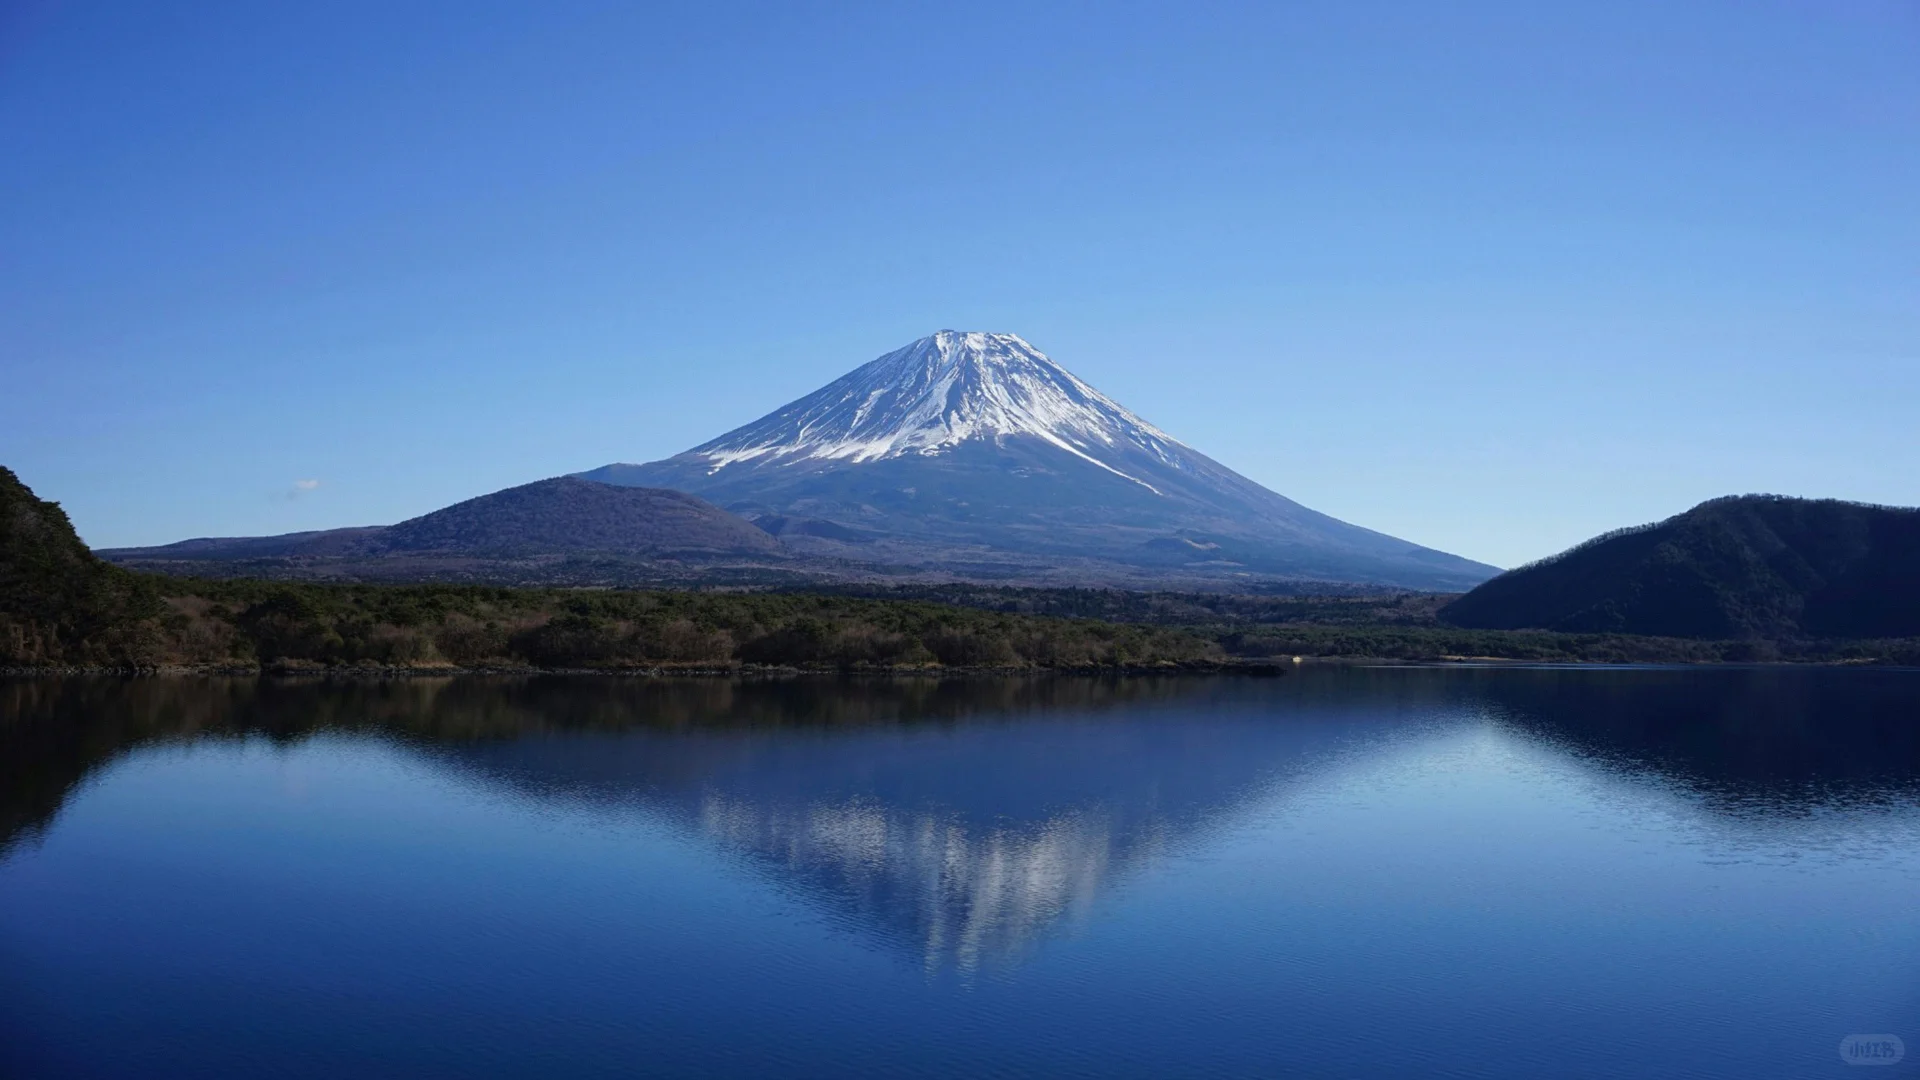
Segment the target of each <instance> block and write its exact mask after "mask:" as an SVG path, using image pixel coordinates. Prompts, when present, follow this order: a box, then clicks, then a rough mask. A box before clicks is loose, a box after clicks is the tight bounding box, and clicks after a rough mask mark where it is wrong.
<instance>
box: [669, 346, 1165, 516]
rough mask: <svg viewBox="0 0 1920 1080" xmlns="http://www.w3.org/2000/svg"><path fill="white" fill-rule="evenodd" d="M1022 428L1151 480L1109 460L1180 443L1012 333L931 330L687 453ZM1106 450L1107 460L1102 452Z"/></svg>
mask: <svg viewBox="0 0 1920 1080" xmlns="http://www.w3.org/2000/svg"><path fill="white" fill-rule="evenodd" d="M1020 436H1030V437H1033V438H1037V439H1041V440H1044V441H1046V442H1048V443H1051V444H1053V445H1054V446H1057V447H1059V448H1060V449H1062V450H1065V451H1067V452H1068V453H1070V454H1073V455H1075V456H1076V457H1080V458H1082V459H1085V460H1086V461H1088V462H1091V463H1092V464H1094V465H1098V466H1099V467H1101V468H1103V469H1106V470H1108V471H1109V472H1112V473H1115V474H1117V475H1119V476H1124V477H1126V478H1127V479H1129V480H1133V481H1134V482H1135V483H1138V484H1140V485H1142V486H1143V487H1147V488H1149V489H1152V485H1151V484H1148V483H1147V482H1146V481H1144V480H1141V479H1140V478H1138V477H1135V476H1132V475H1130V474H1129V473H1127V472H1125V471H1123V468H1124V466H1123V465H1122V463H1121V461H1120V458H1121V457H1123V456H1130V455H1129V452H1132V453H1137V452H1145V453H1147V454H1150V455H1152V456H1153V457H1155V458H1157V459H1158V460H1160V461H1162V462H1165V463H1167V464H1170V465H1171V464H1177V461H1178V459H1179V458H1180V456H1181V453H1182V451H1184V450H1185V449H1186V448H1185V447H1184V446H1183V445H1182V444H1181V443H1180V442H1179V441H1178V440H1176V439H1174V438H1173V437H1172V436H1170V435H1168V434H1166V433H1165V432H1163V431H1161V430H1160V429H1158V428H1156V427H1154V426H1153V425H1151V424H1149V423H1147V422H1146V421H1144V420H1142V419H1140V418H1139V417H1138V416H1135V415H1134V414H1133V413H1131V412H1128V411H1127V410H1126V409H1124V408H1122V407H1121V406H1120V405H1119V404H1117V403H1116V402H1114V401H1113V400H1112V399H1110V398H1108V397H1107V396H1106V395H1104V394H1102V393H1100V392H1099V391H1098V390H1095V389H1094V388H1093V387H1091V386H1088V385H1087V384H1086V383H1084V382H1081V381H1080V380H1079V379H1078V378H1077V377H1075V376H1074V374H1073V373H1072V372H1070V371H1068V370H1067V369H1066V368H1063V367H1061V366H1060V365H1059V364H1057V363H1055V362H1054V361H1053V360H1051V359H1050V358H1048V357H1047V355H1046V354H1045V353H1042V352H1041V351H1040V350H1038V349H1036V348H1034V347H1033V346H1031V345H1029V344H1027V343H1026V342H1025V341H1023V340H1021V339H1020V337H1019V336H1018V335H1015V334H982V333H962V332H959V331H954V330H942V331H940V332H939V333H937V334H934V335H932V336H931V337H924V338H921V339H920V340H918V341H916V342H913V343H912V344H910V345H908V346H906V347H905V348H902V349H897V350H895V351H893V352H890V353H888V354H886V355H885V356H882V357H880V358H879V359H878V360H875V361H873V362H872V363H870V364H866V365H864V366H862V367H859V368H856V369H855V370H853V371H851V372H849V373H848V374H846V375H844V376H842V377H841V378H839V379H836V380H834V381H833V382H831V383H829V384H827V385H826V386H824V387H822V388H820V389H819V390H816V391H814V392H813V393H811V394H809V395H807V396H806V397H803V398H801V399H800V400H798V401H795V402H793V403H792V404H790V405H787V406H786V407H784V408H782V409H779V410H778V411H776V412H773V413H771V414H769V415H767V416H765V417H763V418H761V419H760V420H757V421H755V422H754V423H751V424H748V425H747V426H746V427H743V428H738V429H736V430H734V431H730V432H728V433H727V434H725V435H722V436H720V437H719V438H718V439H715V440H713V441H712V442H710V443H707V444H705V445H703V446H697V447H695V448H694V449H693V450H691V451H689V452H688V453H689V455H690V456H694V457H700V458H704V459H706V461H707V462H708V467H709V471H710V472H712V471H718V470H720V469H722V468H725V467H726V466H728V465H732V464H734V463H736V462H749V461H751V462H757V463H763V464H793V463H798V462H801V461H809V460H843V461H851V462H865V461H877V460H881V459H885V458H894V457H902V456H905V455H908V454H920V455H936V454H940V453H943V452H946V451H948V450H950V449H952V448H953V447H956V446H959V445H960V444H962V443H965V442H969V441H973V440H995V441H999V440H1004V439H1007V438H1010V437H1020ZM1103 459H1112V460H1103Z"/></svg>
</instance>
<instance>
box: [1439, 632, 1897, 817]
mask: <svg viewBox="0 0 1920 1080" xmlns="http://www.w3.org/2000/svg"><path fill="white" fill-rule="evenodd" d="M1460 674H1461V675H1462V678H1460V679H1459V680H1458V681H1459V682H1461V683H1463V684H1466V686H1465V687H1464V688H1469V689H1470V692H1471V694H1472V696H1473V697H1474V698H1476V699H1478V700H1480V701H1483V702H1485V703H1486V704H1487V705H1488V706H1490V707H1491V708H1492V709H1493V711H1494V712H1495V713H1496V714H1497V715H1499V716H1500V717H1501V718H1502V719H1503V720H1504V721H1506V722H1507V723H1509V724H1512V725H1513V726H1515V727H1517V728H1519V729H1521V730H1524V731H1526V732H1528V733H1529V734H1531V735H1533V736H1535V737H1538V738H1543V739H1545V740H1547V741H1549V742H1551V743H1553V744H1556V745H1559V746H1561V747H1564V748H1566V749H1567V750H1569V751H1571V752H1572V753H1574V754H1575V755H1577V756H1579V757H1581V758H1583V759H1587V760H1592V761H1601V762H1606V763H1609V764H1611V765H1613V766H1614V767H1617V768H1622V769H1625V770H1628V771H1631V772H1635V773H1650V774H1655V775H1657V776H1658V777H1659V778H1661V779H1662V780H1663V781H1665V782H1669V783H1675V784H1678V785H1680V786H1682V787H1684V788H1686V789H1688V790H1692V791H1695V792H1697V793H1698V794H1699V795H1700V796H1701V797H1702V798H1703V800H1704V803H1703V804H1704V806H1705V807H1706V808H1707V809H1708V810H1710V811H1713V812H1718V813H1731V814H1747V813H1750V812H1752V810H1754V809H1755V808H1764V810H1765V811H1766V812H1767V813H1769V814H1778V813H1792V814H1803V813H1806V812H1809V811H1811V810H1813V809H1815V808H1817V807H1826V806H1831V805H1833V804H1834V802H1835V800H1846V801H1851V800H1856V799H1870V800H1879V799H1883V798H1885V797H1886V796H1888V795H1889V794H1890V793H1892V792H1893V791H1895V790H1899V789H1905V790H1908V791H1911V790H1912V789H1913V787H1914V784H1915V782H1916V779H1920V672H1914V671H1902V670H1895V669H1883V668H1864V669H1862V668H1851V669H1846V668H1791V667H1752V668H1695V669H1662V670H1606V669H1591V668H1589V669H1579V668H1571V669H1555V670H1540V671H1525V672H1501V671H1479V672H1474V673H1471V674H1468V673H1460ZM1515 676H1519V677H1515Z"/></svg>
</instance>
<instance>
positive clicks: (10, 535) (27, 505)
mask: <svg viewBox="0 0 1920 1080" xmlns="http://www.w3.org/2000/svg"><path fill="white" fill-rule="evenodd" d="M159 611H160V600H159V597H158V594H157V593H156V592H155V591H154V590H153V588H152V586H151V583H149V582H146V581H143V580H142V579H140V578H139V577H138V576H136V575H133V574H129V573H127V572H126V571H124V570H120V569H118V568H116V567H113V566H109V565H108V564H106V563H104V562H102V561H101V560H99V559H98V558H95V557H94V554H93V553H92V552H91V551H88V550H87V546H86V545H85V544H83V543H81V542H80V537H79V536H78V535H76V534H75V533H74V531H73V523H72V522H70V521H69V520H67V513H66V511H64V510H62V509H60V504H59V503H51V502H47V501H46V500H44V499H41V498H38V497H36V496H35V495H34V493H33V492H32V491H31V490H30V489H29V488H28V487H27V486H26V485H25V484H22V483H21V482H20V478H19V477H18V476H15V475H14V473H13V470H11V469H7V468H4V467H0V666H6V667H11V666H22V667H24V666H29V665H34V666H38V665H61V664H110V665H117V664H127V663H139V662H141V661H142V659H143V655H144V653H145V651H146V645H147V640H146V639H147V638H148V637H149V636H150V635H151V632H152V631H153V627H152V626H151V625H149V624H148V622H147V620H149V619H150V618H151V617H152V616H154V615H157V614H158V613H159Z"/></svg>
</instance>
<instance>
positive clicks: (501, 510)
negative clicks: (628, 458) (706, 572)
mask: <svg viewBox="0 0 1920 1080" xmlns="http://www.w3.org/2000/svg"><path fill="white" fill-rule="evenodd" d="M375 544H376V546H377V547H378V549H379V550H381V551H391V552H398V551H405V552H426V551H457V552H466V553H483V552H484V553H500V554H547V553H551V552H559V551H617V552H625V553H645V552H669V551H713V552H728V553H734V554H759V555H769V554H774V553H776V552H778V551H779V550H780V543H779V541H777V540H775V539H774V538H773V537H772V536H769V535H768V534H767V533H766V532H765V531H764V530H762V529H758V528H755V527H754V525H753V523H752V522H750V521H747V520H746V519H745V518H741V517H736V516H735V515H733V514H729V513H727V512H726V511H725V510H722V509H720V508H719V507H717V506H714V505H713V504H712V503H709V502H707V501H706V500H704V499H700V498H697V497H695V496H693V495H688V494H685V493H683V492H679V491H666V490H662V489H659V488H626V487H616V486H614V485H612V484H599V483H595V482H593V481H591V480H581V479H578V478H576V477H571V476H563V477H560V478H558V479H554V480H541V481H539V482H538V483H533V484H524V485H522V486H520V487H515V488H508V489H506V490H505V491H496V492H494V493H493V494H491V495H482V496H480V497H479V498H477V499H468V500H467V501H466V502H462V503H455V504H454V505H452V506H449V507H447V508H446V509H444V510H435V511H434V512H433V513H431V514H427V515H425V516H423V517H417V518H414V519H413V520H411V521H403V522H401V523H400V524H398V525H394V526H392V527H390V528H387V529H384V530H382V531H381V533H380V535H379V536H378V537H377V539H376V540H375Z"/></svg>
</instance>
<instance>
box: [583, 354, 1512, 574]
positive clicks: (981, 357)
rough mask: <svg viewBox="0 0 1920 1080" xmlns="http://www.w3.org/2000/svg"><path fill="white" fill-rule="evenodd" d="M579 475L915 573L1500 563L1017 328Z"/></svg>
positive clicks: (1361, 569) (1382, 568)
mask: <svg viewBox="0 0 1920 1080" xmlns="http://www.w3.org/2000/svg"><path fill="white" fill-rule="evenodd" d="M580 475H581V476H583V477H585V478H587V479H591V480H599V481H602V482H605V483H612V484H630V485H636V486H644V487H662V488H673V489H677V490H681V491H687V492H691V493H693V494H695V495H699V496H701V497H702V498H705V499H708V500H710V501H712V502H714V503H716V504H718V505H720V506H722V507H725V508H726V509H728V510H730V511H732V512H734V513H737V514H741V515H743V516H745V517H747V518H749V519H752V520H755V521H758V522H760V524H761V527H762V528H766V529H769V531H772V532H775V533H776V534H777V535H778V536H780V537H781V539H782V541H783V542H785V543H787V544H788V545H789V546H790V547H793V548H794V549H795V550H800V551H805V552H808V553H811V554H818V555H827V556H831V557H834V558H843V559H848V560H857V561H860V562H863V563H867V564H872V565H880V564H885V565H901V566H914V567H919V568H921V569H924V570H928V571H930V572H939V571H940V570H941V569H942V568H950V567H956V566H962V565H968V566H981V565H984V564H985V563H987V562H994V561H995V560H1011V561H1010V562H1009V564H1008V569H1007V570H1006V573H1007V575H1008V576H1009V577H1010V578H1012V577H1018V576H1026V577H1029V578H1030V577H1032V574H1031V573H1030V571H1032V570H1033V569H1034V568H1035V567H1039V568H1041V569H1042V570H1045V569H1047V568H1049V567H1051V568H1053V569H1055V570H1058V571H1059V575H1060V579H1062V580H1066V579H1069V578H1070V575H1069V572H1068V570H1067V569H1065V568H1066V567H1068V566H1069V565H1071V566H1076V567H1079V569H1077V570H1074V571H1072V574H1077V575H1079V576H1078V577H1073V578H1071V580H1081V581H1086V580H1101V579H1102V574H1104V573H1105V572H1104V571H1100V570H1098V569H1097V567H1096V568H1095V569H1093V570H1089V569H1088V567H1089V566H1091V565H1092V564H1095V563H1098V564H1103V565H1120V566H1125V567H1129V568H1132V569H1129V570H1128V571H1127V572H1126V575H1125V580H1128V581H1130V582H1138V581H1140V580H1142V575H1146V576H1147V577H1149V578H1151V577H1152V575H1156V574H1163V575H1164V577H1165V579H1166V580H1176V579H1177V580H1188V581H1193V580H1201V579H1206V580H1232V581H1237V582H1242V583H1244V582H1245V581H1247V580H1248V579H1249V578H1263V577H1265V578H1275V577H1278V578H1291V579H1302V578H1310V579H1315V580H1331V581H1354V582H1372V583H1379V584H1390V585H1404V586H1410V587H1415V588H1467V587H1471V586H1472V585H1475V584H1478V583H1479V582H1481V581H1484V580H1486V579H1487V578H1489V577H1491V576H1493V574H1494V573H1495V572H1496V571H1495V570H1494V568H1492V567H1489V566H1485V565H1482V564H1480V563H1475V562H1471V561H1469V560H1466V559H1461V558H1459V557H1457V556H1453V555H1448V554H1446V553H1444V552H1439V551H1434V550H1431V549H1429V548H1423V547H1420V546H1419V545H1417V544H1410V543H1408V542H1407V541H1405V540H1399V539H1396V538H1394V537H1391V536H1387V535H1385V534H1383V533H1378V532H1374V531H1372V530H1370V529H1364V528H1361V527H1359V526H1356V525H1349V524H1348V523H1346V522H1344V521H1340V520H1338V519H1336V518H1332V517H1329V516H1327V515H1325V514H1321V513H1318V512H1316V511H1314V510H1310V509H1308V508H1307V507H1304V506H1301V505H1300V504H1299V503H1296V502H1294V501H1292V500H1291V499H1288V498H1286V497H1284V496H1282V495H1279V494H1277V493H1275V492H1273V491H1270V490H1268V489H1267V488H1265V487H1262V486H1261V485H1259V484H1256V483H1254V482H1253V481H1251V480H1249V479H1247V478H1246V477H1244V476H1241V475H1240V474H1239V473H1236V472H1234V471H1233V470H1232V469H1229V468H1227V467H1226V466H1224V465H1221V464H1220V463H1218V462H1216V461H1214V460H1212V459H1211V458H1208V457H1207V456H1206V455H1204V454H1202V453H1200V452H1198V451H1196V450H1194V449H1193V448H1192V447H1189V446H1187V445H1186V444H1185V443H1182V442H1180V441H1179V440H1178V439H1175V438H1174V437H1173V436H1171V435H1169V434H1167V433H1166V432H1164V431H1161V430H1160V429H1159V428H1156V427H1154V426H1153V425H1152V424H1149V423H1147V422H1146V421H1145V420H1142V419H1141V418H1140V417H1138V416H1136V415H1134V414H1133V413H1132V412H1130V411H1128V410H1127V409H1125V408H1123V407H1122V406H1121V405H1120V404H1119V403H1117V402H1115V401H1113V400H1112V399H1111V398H1108V397H1107V396H1106V395H1104V394H1102V393H1100V392H1099V391H1098V390H1095V389H1094V388H1093V387H1091V386H1089V385H1087V384H1086V383H1085V382H1083V381H1081V380H1080V379H1079V378H1077V377H1076V376H1074V375H1073V373H1071V372H1069V371H1067V370H1066V369H1065V368H1063V367H1061V366H1060V365H1059V364H1057V363H1055V362H1054V361H1053V360H1052V359H1050V358H1048V357H1047V356H1046V354H1044V353H1042V352H1040V351H1039V350H1038V349H1035V348H1034V347H1033V346H1031V345H1029V344H1027V343H1026V342H1025V341H1023V340H1021V339H1020V338H1019V337H1017V336H1015V335H1013V334H982V333H961V332H957V331H952V330H943V331H941V332H939V333H937V334H934V335H932V336H930V337H925V338H921V339H920V340H919V341H915V342H913V343H912V344H910V345H907V346H906V347H905V348H901V349H897V350H895V351H893V352H890V353H888V354H886V355H885V356H882V357H880V358H879V359H877V360H874V361H872V362H871V363H868V364H864V365H862V366H861V367H859V368H856V369H854V370H853V371H852V372H849V373H848V374H846V375H844V376H842V377H841V378H839V379H836V380H834V381H833V382H831V383H829V384H827V385H826V386H824V387H822V388H820V389H819V390H816V391H814V392H813V393H811V394H808V395H807V396H805V397H803V398H800V399H799V400H797V401H794V402H792V403H790V404H788V405H786V406H784V407H782V408H780V409H777V410H775V411H774V412H772V413H770V414H768V415H766V416H764V417H762V418H760V419H759V420H756V421H754V422H752V423H750V424H747V425H746V426H744V427H741V428H737V429H735V430H733V431H730V432H728V433H726V434H725V435H722V436H720V437H719V438H717V439H714V440H713V441H711V442H707V443H703V444H701V445H699V446H696V447H694V448H693V449H691V450H687V451H685V452H683V453H680V454H676V455H674V456H673V457H670V458H667V459H664V460H661V461H655V462H650V463H648V464H644V465H626V464H614V465H606V466H603V467H601V468H598V469H594V470H591V471H589V472H585V473H581V474H580ZM1014 564H1018V565H1014ZM980 572H981V573H986V571H980ZM1108 579H1110V580H1116V581H1117V580H1121V577H1120V576H1113V575H1108Z"/></svg>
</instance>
